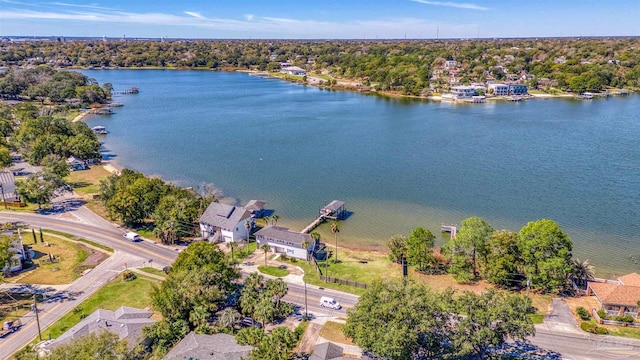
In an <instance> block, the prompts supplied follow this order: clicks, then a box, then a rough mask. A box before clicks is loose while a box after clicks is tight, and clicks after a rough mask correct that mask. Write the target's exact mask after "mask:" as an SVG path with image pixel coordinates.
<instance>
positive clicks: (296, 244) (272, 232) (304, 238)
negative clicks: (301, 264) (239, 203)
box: [255, 225, 318, 260]
mask: <svg viewBox="0 0 640 360" xmlns="http://www.w3.org/2000/svg"><path fill="white" fill-rule="evenodd" d="M255 236H256V241H257V242H258V244H260V245H264V244H267V245H269V247H270V248H271V251H272V252H274V253H277V254H285V255H287V256H291V257H294V258H297V259H301V260H307V259H308V256H309V249H315V247H316V246H317V245H318V243H317V242H316V241H315V240H313V239H312V238H311V236H310V235H309V234H305V233H301V232H295V231H291V230H289V228H286V227H283V226H275V225H269V226H266V227H264V228H262V229H260V230H258V231H256V233H255ZM305 242H308V243H309V247H303V246H302V244H303V243H305Z"/></svg>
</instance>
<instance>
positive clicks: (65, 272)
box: [8, 234, 89, 285]
mask: <svg viewBox="0 0 640 360" xmlns="http://www.w3.org/2000/svg"><path fill="white" fill-rule="evenodd" d="M29 240H32V239H30V237H25V242H29ZM38 240H40V239H39V236H38ZM44 241H45V242H46V243H48V244H49V246H47V245H46V244H43V243H41V242H38V243H37V244H35V245H34V244H30V246H31V249H32V250H33V251H34V252H35V256H34V263H35V264H36V265H38V267H37V268H36V269H35V270H31V271H27V272H25V273H24V274H23V275H19V276H16V277H14V278H11V279H8V280H9V282H20V283H25V284H48V285H56V284H68V283H71V282H73V281H74V280H75V279H77V278H78V277H80V274H81V270H80V269H79V268H78V265H80V264H82V262H83V261H85V259H86V258H87V257H88V256H89V251H87V250H86V249H87V248H86V247H84V248H82V247H80V246H78V245H77V244H75V243H73V242H70V241H66V240H63V239H60V238H58V237H54V236H52V235H46V234H45V235H44ZM49 254H51V255H53V256H55V258H56V260H55V261H54V262H50V261H49Z"/></svg>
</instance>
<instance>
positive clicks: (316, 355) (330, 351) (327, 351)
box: [309, 342, 371, 360]
mask: <svg viewBox="0 0 640 360" xmlns="http://www.w3.org/2000/svg"><path fill="white" fill-rule="evenodd" d="M350 359H351V360H352V359H363V360H371V358H370V357H368V356H366V355H364V356H362V357H360V356H359V355H358V354H346V353H345V349H344V348H343V347H342V346H340V345H337V344H334V343H332V342H323V343H320V344H318V345H316V346H314V347H313V353H312V354H311V356H310V357H309V360H350Z"/></svg>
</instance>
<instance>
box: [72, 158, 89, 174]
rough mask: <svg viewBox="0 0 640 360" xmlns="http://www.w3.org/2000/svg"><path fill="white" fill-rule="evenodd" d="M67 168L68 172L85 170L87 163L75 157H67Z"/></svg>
mask: <svg viewBox="0 0 640 360" xmlns="http://www.w3.org/2000/svg"><path fill="white" fill-rule="evenodd" d="M67 167H68V168H69V170H70V171H78V170H87V163H85V162H84V161H82V160H80V159H78V158H76V157H75V156H69V158H67Z"/></svg>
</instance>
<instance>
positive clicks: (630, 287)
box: [587, 273, 640, 318]
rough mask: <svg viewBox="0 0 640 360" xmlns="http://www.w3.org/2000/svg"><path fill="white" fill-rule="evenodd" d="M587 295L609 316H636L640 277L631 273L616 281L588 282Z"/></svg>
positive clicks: (639, 297) (639, 295)
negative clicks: (596, 300) (593, 297)
mask: <svg viewBox="0 0 640 360" xmlns="http://www.w3.org/2000/svg"><path fill="white" fill-rule="evenodd" d="M587 295H594V296H595V297H596V298H597V299H598V302H600V305H601V307H602V309H603V310H605V311H606V312H607V313H608V314H610V315H627V314H630V315H632V316H633V317H636V318H637V316H638V311H639V310H640V308H639V306H638V301H640V275H639V274H637V273H631V274H627V275H623V276H620V277H619V278H618V280H604V282H597V281H589V282H588V283H587Z"/></svg>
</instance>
